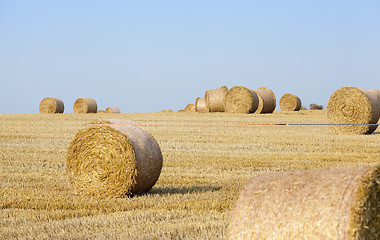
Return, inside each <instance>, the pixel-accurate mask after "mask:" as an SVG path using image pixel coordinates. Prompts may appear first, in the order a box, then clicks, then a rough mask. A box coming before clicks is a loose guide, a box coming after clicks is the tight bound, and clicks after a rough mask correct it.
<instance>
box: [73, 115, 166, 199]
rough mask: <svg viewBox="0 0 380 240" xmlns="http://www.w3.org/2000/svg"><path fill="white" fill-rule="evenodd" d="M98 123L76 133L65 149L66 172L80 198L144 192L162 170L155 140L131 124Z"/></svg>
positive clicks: (158, 148) (159, 153) (151, 185)
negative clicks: (82, 196) (80, 195)
mask: <svg viewBox="0 0 380 240" xmlns="http://www.w3.org/2000/svg"><path fill="white" fill-rule="evenodd" d="M115 123H116V124H113V121H112V120H110V124H107V122H105V124H100V125H96V126H91V127H89V128H87V129H84V130H81V131H79V132H78V133H77V134H76V135H75V137H74V138H73V140H72V141H71V142H70V145H69V147H68V149H67V157H66V172H67V174H68V177H69V181H70V183H71V184H72V186H73V187H74V188H75V190H76V191H77V192H78V193H80V194H83V195H91V196H107V197H123V196H126V195H131V194H138V193H144V192H147V191H148V190H149V189H151V188H152V187H153V185H154V184H155V183H156V181H157V179H158V177H159V175H160V173H161V168H162V154H161V150H160V147H159V145H158V144H157V142H156V141H155V139H154V138H153V137H152V136H151V135H150V134H149V133H147V132H145V131H144V130H142V129H140V128H137V127H134V126H131V125H130V124H131V123H130V122H125V123H124V122H120V120H119V121H118V122H117V121H115Z"/></svg>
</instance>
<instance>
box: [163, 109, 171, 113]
mask: <svg viewBox="0 0 380 240" xmlns="http://www.w3.org/2000/svg"><path fill="white" fill-rule="evenodd" d="M161 112H163V113H172V112H173V110H171V109H164V110H162V111H161Z"/></svg>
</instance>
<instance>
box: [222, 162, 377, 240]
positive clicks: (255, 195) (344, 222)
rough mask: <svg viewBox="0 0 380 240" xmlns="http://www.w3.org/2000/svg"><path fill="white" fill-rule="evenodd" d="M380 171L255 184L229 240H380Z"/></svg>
mask: <svg viewBox="0 0 380 240" xmlns="http://www.w3.org/2000/svg"><path fill="white" fill-rule="evenodd" d="M379 183H380V167H379V166H378V167H352V168H333V169H323V170H305V171H296V172H281V173H273V174H266V175H261V176H258V177H254V178H252V179H251V180H250V181H249V182H248V183H247V184H246V185H245V187H244V189H243V190H242V192H241V193H240V196H239V199H238V200H237V201H236V204H235V207H234V210H233V211H232V217H231V222H230V226H229V238H230V239H380V227H379V224H380V207H379V206H380V186H379Z"/></svg>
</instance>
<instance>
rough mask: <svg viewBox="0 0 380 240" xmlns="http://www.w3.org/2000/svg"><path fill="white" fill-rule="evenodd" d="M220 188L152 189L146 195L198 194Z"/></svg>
mask: <svg viewBox="0 0 380 240" xmlns="http://www.w3.org/2000/svg"><path fill="white" fill-rule="evenodd" d="M221 188H222V187H220V186H189V187H154V188H152V189H151V190H150V191H149V192H148V194H152V195H154V194H158V195H167V194H186V193H199V192H214V191H219V190H220V189H221Z"/></svg>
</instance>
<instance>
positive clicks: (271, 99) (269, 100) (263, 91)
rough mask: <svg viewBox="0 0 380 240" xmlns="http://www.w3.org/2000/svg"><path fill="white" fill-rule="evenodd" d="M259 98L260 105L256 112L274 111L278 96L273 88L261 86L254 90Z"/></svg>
mask: <svg viewBox="0 0 380 240" xmlns="http://www.w3.org/2000/svg"><path fill="white" fill-rule="evenodd" d="M254 91H255V92H256V93H257V95H258V98H259V105H258V107H257V110H256V111H255V113H273V111H274V109H275V108H276V97H275V95H274V93H273V91H272V90H270V89H269V88H266V87H261V88H258V89H255V90H254Z"/></svg>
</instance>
